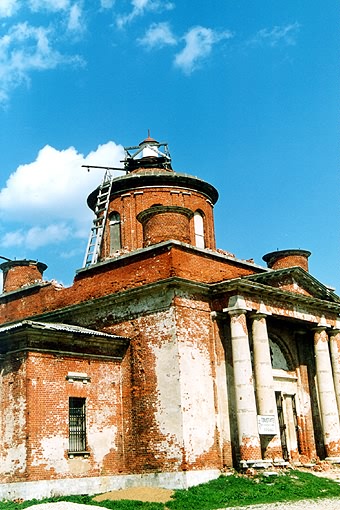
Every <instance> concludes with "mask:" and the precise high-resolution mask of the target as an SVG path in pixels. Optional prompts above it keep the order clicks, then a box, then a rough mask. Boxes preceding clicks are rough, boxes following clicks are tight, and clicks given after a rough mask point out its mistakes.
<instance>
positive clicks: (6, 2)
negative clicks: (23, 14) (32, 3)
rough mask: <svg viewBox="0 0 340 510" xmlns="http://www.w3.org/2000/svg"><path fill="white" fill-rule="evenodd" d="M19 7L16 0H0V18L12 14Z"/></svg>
mask: <svg viewBox="0 0 340 510" xmlns="http://www.w3.org/2000/svg"><path fill="white" fill-rule="evenodd" d="M19 7H20V5H19V1H18V0H0V18H7V17H10V16H13V15H14V14H15V13H16V12H17V11H18V10H19Z"/></svg>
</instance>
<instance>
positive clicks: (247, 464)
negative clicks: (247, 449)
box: [240, 459, 273, 469]
mask: <svg viewBox="0 0 340 510" xmlns="http://www.w3.org/2000/svg"><path fill="white" fill-rule="evenodd" d="M272 465H273V461H272V460H269V459H266V460H263V459H255V460H254V459H251V460H241V461H240V467H241V468H242V469H248V468H253V469H267V468H268V467H271V466H272Z"/></svg>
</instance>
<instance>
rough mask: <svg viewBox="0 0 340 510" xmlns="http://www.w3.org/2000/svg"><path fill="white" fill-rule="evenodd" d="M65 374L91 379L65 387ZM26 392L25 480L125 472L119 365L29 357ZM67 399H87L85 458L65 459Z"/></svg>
mask: <svg viewBox="0 0 340 510" xmlns="http://www.w3.org/2000/svg"><path fill="white" fill-rule="evenodd" d="M69 372H78V373H86V374H87V376H88V377H90V379H91V380H90V381H89V382H87V383H86V384H84V383H83V382H82V381H75V382H70V381H68V380H66V376H67V374H68V373H69ZM23 390H24V391H25V389H23ZM26 391H27V408H28V409H29V416H28V420H27V433H28V438H29V445H30V449H29V453H28V466H27V476H28V477H29V480H41V479H53V478H65V477H68V478H70V477H82V476H99V475H111V474H116V473H119V472H122V471H124V448H123V435H122V425H121V424H122V414H121V409H122V402H121V375H120V364H119V363H118V362H113V361H108V360H105V361H104V360H102V361H99V360H95V359H79V358H72V357H68V356H63V355H62V353H61V354H60V355H57V356H54V355H50V354H43V353H30V354H29V358H28V366H27V390H26ZM69 397H81V398H85V399H86V420H87V423H86V426H87V450H88V451H89V457H88V458H82V457H77V456H75V457H74V458H69V457H68V447H69V443H68V437H69V430H68V412H69V411H68V410H69Z"/></svg>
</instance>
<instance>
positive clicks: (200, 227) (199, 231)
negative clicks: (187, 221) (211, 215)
mask: <svg viewBox="0 0 340 510" xmlns="http://www.w3.org/2000/svg"><path fill="white" fill-rule="evenodd" d="M194 231H195V246H197V248H205V239H204V221H203V213H201V211H196V212H195V214H194Z"/></svg>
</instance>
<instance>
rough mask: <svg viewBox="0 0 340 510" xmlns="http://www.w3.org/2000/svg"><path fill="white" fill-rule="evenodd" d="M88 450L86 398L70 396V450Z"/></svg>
mask: <svg viewBox="0 0 340 510" xmlns="http://www.w3.org/2000/svg"><path fill="white" fill-rule="evenodd" d="M85 451H86V399H85V398H79V397H70V398H69V452H85Z"/></svg>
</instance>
